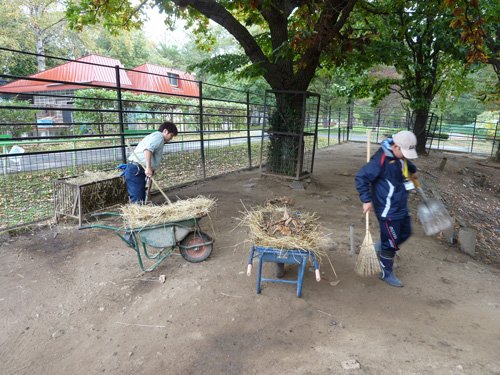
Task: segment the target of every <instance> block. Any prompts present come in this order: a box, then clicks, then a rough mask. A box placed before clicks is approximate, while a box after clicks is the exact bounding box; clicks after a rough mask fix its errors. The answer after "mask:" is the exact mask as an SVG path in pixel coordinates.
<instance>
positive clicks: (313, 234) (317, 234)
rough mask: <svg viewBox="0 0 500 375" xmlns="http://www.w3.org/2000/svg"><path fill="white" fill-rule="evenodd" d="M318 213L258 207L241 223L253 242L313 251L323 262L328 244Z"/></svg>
mask: <svg viewBox="0 0 500 375" xmlns="http://www.w3.org/2000/svg"><path fill="white" fill-rule="evenodd" d="M318 219H319V218H318V216H317V215H316V214H315V213H312V214H311V213H308V212H298V211H289V208H287V207H286V206H276V205H268V206H266V207H255V208H252V209H251V210H247V211H246V212H244V213H243V217H242V218H241V219H240V220H241V224H243V225H245V226H247V227H248V228H249V230H250V236H251V240H252V241H253V243H254V244H255V245H257V246H266V247H271V248H276V249H280V250H294V249H298V250H307V251H312V252H314V253H315V255H316V256H317V257H318V258H319V259H321V257H322V256H323V255H325V254H326V251H325V250H324V249H323V248H322V246H321V244H322V243H325V242H326V241H324V240H325V237H326V236H325V235H323V233H322V231H321V230H320V226H319V224H318Z"/></svg>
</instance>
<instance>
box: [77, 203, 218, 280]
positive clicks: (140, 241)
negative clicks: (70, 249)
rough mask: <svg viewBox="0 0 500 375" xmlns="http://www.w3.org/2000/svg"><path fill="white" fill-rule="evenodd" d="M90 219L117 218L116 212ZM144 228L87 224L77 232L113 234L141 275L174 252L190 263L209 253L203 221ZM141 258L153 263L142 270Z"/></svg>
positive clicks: (209, 238)
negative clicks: (132, 255) (134, 257)
mask: <svg viewBox="0 0 500 375" xmlns="http://www.w3.org/2000/svg"><path fill="white" fill-rule="evenodd" d="M92 216H120V217H121V214H119V213H117V212H102V213H97V214H94V215H92ZM203 217H204V216H201V217H193V218H191V219H186V220H181V221H173V222H165V223H161V224H155V225H146V226H143V227H140V228H124V227H121V226H115V225H110V224H91V225H86V226H83V227H81V228H80V229H90V228H100V229H106V230H110V231H113V232H114V233H115V234H116V235H117V236H118V237H120V238H121V240H122V241H123V242H124V243H125V244H126V245H127V246H128V247H130V248H131V249H133V250H134V251H135V252H136V254H137V259H138V261H139V266H140V267H141V270H143V271H144V272H150V271H154V270H155V269H156V268H157V267H158V266H159V265H160V264H161V263H162V262H163V261H164V260H165V258H167V257H168V256H169V255H171V254H172V253H173V252H174V251H175V250H176V249H177V248H178V249H179V252H180V254H181V255H182V257H183V258H184V259H185V260H187V261H188V262H191V263H199V262H203V261H204V260H205V259H207V258H208V257H209V256H210V254H211V253H212V249H213V243H214V240H213V239H212V238H211V237H210V236H209V235H208V234H206V233H205V232H203V231H202V230H201V229H200V226H199V224H198V223H199V221H200V220H201V219H202V218H203ZM143 257H145V258H146V259H147V260H150V261H152V262H153V264H152V265H151V266H150V267H147V268H146V267H145V266H144V263H143Z"/></svg>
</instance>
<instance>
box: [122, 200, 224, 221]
mask: <svg viewBox="0 0 500 375" xmlns="http://www.w3.org/2000/svg"><path fill="white" fill-rule="evenodd" d="M215 202H216V201H215V199H213V198H208V197H204V196H201V195H200V196H198V197H196V198H189V199H182V200H178V201H176V202H174V203H172V204H165V205H161V206H153V205H149V204H146V205H139V204H128V205H125V206H122V207H121V209H120V210H121V213H122V217H123V219H124V221H125V225H126V226H127V227H128V228H143V227H145V226H152V225H157V224H162V223H167V222H172V221H181V220H188V219H192V218H194V217H201V216H204V215H208V214H209V213H210V211H212V209H213V208H214V207H215Z"/></svg>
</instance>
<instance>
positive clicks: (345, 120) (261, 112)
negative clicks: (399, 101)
mask: <svg viewBox="0 0 500 375" xmlns="http://www.w3.org/2000/svg"><path fill="white" fill-rule="evenodd" d="M4 52H5V53H10V54H12V53H18V54H24V55H25V56H26V57H27V58H36V54H31V53H25V52H20V51H12V50H7V49H3V48H0V54H1V53H4ZM49 60H50V61H51V63H50V64H49V66H52V68H51V69H48V70H47V71H45V72H40V73H36V74H33V75H30V76H15V75H12V74H8V72H2V74H0V80H1V81H2V83H1V85H0V152H1V154H0V230H3V229H6V228H11V227H15V226H18V225H23V224H27V223H30V222H35V221H39V220H43V219H46V218H49V217H52V216H53V214H54V210H53V195H54V192H53V186H54V180H57V179H62V178H66V177H68V176H78V175H80V174H82V173H83V172H84V171H103V170H114V169H115V168H116V167H117V165H119V164H121V163H123V162H125V161H126V159H127V156H128V146H127V145H128V144H130V145H132V146H133V145H135V144H137V143H138V142H139V141H140V140H141V139H142V138H143V137H144V136H145V135H147V134H149V133H151V132H152V131H154V130H155V129H157V128H158V126H159V125H160V124H161V123H162V122H163V121H166V120H168V121H172V122H174V123H176V125H177V127H178V129H179V135H178V136H177V137H176V138H175V139H174V140H173V141H171V142H170V143H168V144H166V145H165V147H164V158H163V161H162V164H161V167H160V169H159V171H158V173H157V180H158V182H159V184H160V186H161V187H162V188H170V187H173V186H178V185H181V184H186V183H190V182H194V181H198V180H201V179H204V178H208V177H213V176H217V175H221V174H224V173H228V172H233V171H237V170H241V169H245V168H251V167H257V166H259V165H260V164H261V161H260V158H261V156H262V160H263V161H264V163H265V161H266V160H268V158H269V150H270V148H269V144H270V142H269V138H268V137H267V135H266V134H263V131H264V132H265V131H266V130H267V127H266V122H267V124H269V121H270V120H271V118H270V117H269V116H267V115H266V109H265V100H264V99H265V95H264V94H265V93H264V92H262V93H256V92H250V91H242V90H235V89H232V88H227V87H222V86H216V85H212V84H208V83H204V82H201V81H195V80H194V79H192V77H190V76H189V75H187V74H185V73H183V72H180V71H177V70H170V71H167V70H165V68H162V67H155V66H140V67H137V68H134V69H124V68H123V67H122V66H121V64H120V62H119V61H117V60H114V59H108V58H102V57H95V58H90V57H85V58H82V59H79V60H67V59H59V58H56V57H50V59H49ZM146 65H148V64H146ZM58 69H59V70H58ZM65 72H66V73H68V72H70V73H71V74H66V73H65ZM65 74H66V75H65ZM312 99H314V100H312ZM312 99H311V100H309V99H308V100H309V101H307V106H306V107H305V108H306V110H305V111H304V119H303V121H304V135H305V136H304V137H303V138H302V139H303V143H302V146H301V147H303V148H304V150H305V152H304V158H303V160H302V162H303V164H304V165H305V166H308V167H307V168H305V169H304V170H306V171H307V172H312V167H313V163H314V150H315V148H323V147H327V146H331V145H335V144H338V143H342V142H346V141H366V129H367V128H371V129H372V130H373V131H372V134H373V138H372V141H373V142H380V141H381V140H382V139H383V138H385V137H386V136H387V135H391V134H393V133H395V132H397V131H398V130H401V129H407V128H411V116H409V115H408V114H406V113H405V112H404V111H399V112H397V111H396V112H395V111H390V112H389V111H384V110H381V109H373V108H371V107H370V106H368V105H366V104H364V103H359V102H355V101H352V102H351V103H349V104H348V105H337V106H335V105H334V104H332V103H333V101H332V100H331V99H329V98H323V97H322V98H321V100H320V97H319V95H318V96H313V97H312ZM273 100H275V99H271V100H270V103H271V106H272V105H273V104H272V102H273ZM316 124H317V126H318V128H317V133H316V129H315V127H316ZM434 125H435V126H434V127H433V128H432V129H430V130H432V132H431V133H432V137H431V138H430V139H429V141H428V147H430V149H431V150H432V149H439V150H451V151H461V152H474V153H481V154H484V155H491V154H493V152H494V150H496V147H497V146H496V145H497V142H498V121H497V122H496V123H483V122H480V121H475V120H474V119H472V120H471V121H469V122H463V121H462V122H460V123H459V122H456V121H455V122H454V121H452V120H449V119H445V118H441V117H440V118H439V120H438V121H437V125H436V123H434ZM311 134H317V137H315V136H311ZM292 143H293V145H294V146H295V143H296V142H295V141H294V142H292ZM294 165H296V163H295V162H294Z"/></svg>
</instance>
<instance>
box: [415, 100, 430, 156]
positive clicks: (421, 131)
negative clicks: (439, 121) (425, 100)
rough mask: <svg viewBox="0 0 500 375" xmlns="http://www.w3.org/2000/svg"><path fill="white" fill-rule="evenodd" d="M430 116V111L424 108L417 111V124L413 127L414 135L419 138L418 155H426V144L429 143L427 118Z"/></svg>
mask: <svg viewBox="0 0 500 375" xmlns="http://www.w3.org/2000/svg"><path fill="white" fill-rule="evenodd" d="M428 116H429V109H428V108H422V109H417V110H415V124H414V126H413V133H415V135H416V136H417V153H418V154H419V155H425V154H426V151H425V144H426V142H427V129H426V128H427V118H428Z"/></svg>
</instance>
